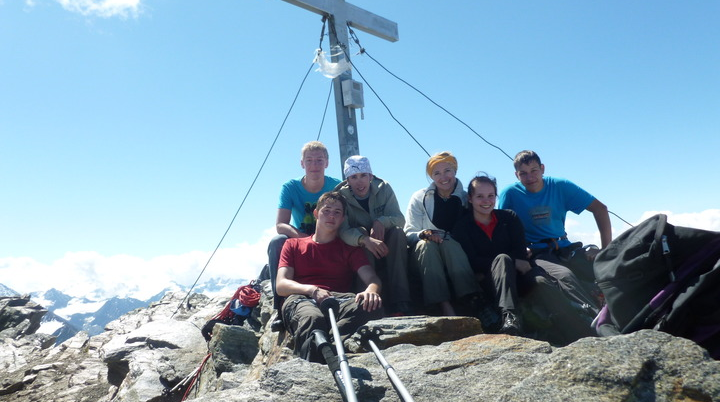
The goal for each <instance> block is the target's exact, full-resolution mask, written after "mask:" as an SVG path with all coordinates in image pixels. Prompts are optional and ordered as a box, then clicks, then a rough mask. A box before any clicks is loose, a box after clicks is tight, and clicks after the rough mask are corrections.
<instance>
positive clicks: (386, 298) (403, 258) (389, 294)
mask: <svg viewBox="0 0 720 402" xmlns="http://www.w3.org/2000/svg"><path fill="white" fill-rule="evenodd" d="M366 234H367V233H366ZM383 242H384V243H385V245H386V246H387V247H388V255H386V256H385V257H383V258H379V259H378V258H375V256H374V255H373V253H371V252H370V251H368V250H367V249H365V248H364V249H363V250H365V255H366V256H367V258H368V261H370V264H371V265H372V267H373V268H375V272H377V274H378V275H380V276H381V278H382V281H383V305H385V306H386V310H387V307H389V306H393V305H397V304H398V303H407V304H409V303H410V286H409V285H408V274H407V271H408V268H407V259H408V245H407V237H406V236H405V232H404V231H403V230H402V229H401V228H399V227H397V226H393V227H390V228H387V229H385V239H384V240H383Z"/></svg>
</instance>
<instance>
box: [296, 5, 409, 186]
mask: <svg viewBox="0 0 720 402" xmlns="http://www.w3.org/2000/svg"><path fill="white" fill-rule="evenodd" d="M283 1H285V2H288V3H290V4H293V5H296V6H298V7H301V8H304V9H306V10H309V11H312V12H314V13H316V14H320V15H323V16H326V17H328V21H329V23H330V24H333V25H334V29H333V28H332V27H331V29H330V30H329V33H330V46H332V47H333V48H335V46H336V45H338V46H340V47H341V48H343V49H345V51H346V52H345V54H335V55H332V59H331V61H332V62H337V61H338V60H341V59H342V58H343V57H348V62H350V60H349V57H350V56H349V55H347V50H348V49H349V46H348V30H347V26H348V25H350V26H351V27H353V28H356V29H359V30H361V31H363V32H366V33H369V34H371V35H374V36H377V37H379V38H382V39H385V40H388V41H390V42H396V41H397V40H398V39H399V37H398V27H397V24H396V23H395V22H393V21H390V20H387V19H385V18H383V17H380V16H379V15H376V14H373V13H371V12H369V11H366V10H363V9H362V8H359V7H356V6H354V5H352V4H350V3H346V2H345V0H283ZM346 81H348V83H347V84H345V85H346V86H348V85H349V88H352V87H353V84H352V73H351V71H350V70H348V71H346V72H344V73H342V74H341V75H340V76H338V77H337V78H335V79H333V92H335V116H336V117H337V128H338V143H339V145H340V171H341V172H342V170H343V164H344V163H345V160H346V159H347V158H348V157H350V156H353V155H358V154H360V145H359V141H358V129H357V119H356V116H355V108H354V107H352V106H351V105H349V106H346V105H345V102H344V101H343V82H346Z"/></svg>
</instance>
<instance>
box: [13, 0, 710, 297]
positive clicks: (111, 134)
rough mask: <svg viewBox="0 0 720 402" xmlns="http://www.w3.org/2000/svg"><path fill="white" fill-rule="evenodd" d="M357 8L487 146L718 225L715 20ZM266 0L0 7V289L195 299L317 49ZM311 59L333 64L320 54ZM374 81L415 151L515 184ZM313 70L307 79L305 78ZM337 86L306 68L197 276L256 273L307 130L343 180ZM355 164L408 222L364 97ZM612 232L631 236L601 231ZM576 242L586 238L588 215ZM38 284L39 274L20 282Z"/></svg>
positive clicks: (379, 53)
mask: <svg viewBox="0 0 720 402" xmlns="http://www.w3.org/2000/svg"><path fill="white" fill-rule="evenodd" d="M353 4H355V5H357V6H359V7H362V8H365V9H368V10H370V11H372V12H374V13H376V14H379V15H381V16H383V17H385V18H388V19H390V20H393V21H395V22H397V23H398V27H399V34H400V40H399V41H398V42H395V43H390V42H387V41H384V40H381V39H378V38H374V37H372V36H370V35H369V34H366V33H363V32H360V31H357V35H358V38H359V39H360V42H361V44H362V45H363V46H364V47H365V49H366V50H367V52H368V53H369V54H370V55H371V56H372V57H373V58H374V59H376V60H377V61H379V62H380V63H382V65H384V66H385V67H386V68H387V69H389V70H390V71H392V72H393V73H395V74H396V75H398V76H400V77H401V78H402V79H404V80H406V81H408V82H409V83H411V84H412V85H414V86H416V87H417V88H418V89H420V90H422V91H423V92H424V93H425V94H427V95H428V96H429V97H430V98H432V99H433V100H434V101H436V102H437V103H439V104H441V105H442V106H443V107H445V108H446V109H448V110H449V111H451V112H452V113H453V114H455V115H456V116H458V117H459V118H460V119H462V120H463V121H464V122H465V123H467V124H468V125H469V126H470V127H472V128H473V129H474V130H475V131H477V132H478V133H480V134H481V135H482V136H483V137H484V138H485V139H487V140H488V141H490V142H491V143H493V144H495V145H497V146H498V147H500V148H502V149H503V150H505V152H507V153H508V154H510V155H515V153H517V152H518V151H520V150H522V149H534V150H535V151H537V152H538V153H539V154H540V156H541V157H542V159H543V162H544V163H545V165H546V174H548V175H554V176H560V177H566V178H568V179H571V180H573V181H575V182H576V183H578V184H580V185H581V186H582V187H584V188H585V189H587V190H588V191H590V192H591V193H592V194H594V195H595V196H596V197H597V198H598V199H600V200H601V201H602V202H604V203H605V204H607V205H608V207H609V208H610V209H611V210H612V211H613V212H615V213H617V214H618V215H620V216H621V217H623V218H624V219H625V220H627V221H630V222H631V223H636V222H639V221H641V220H642V219H644V218H645V217H647V216H648V214H651V213H653V211H665V212H667V213H669V214H670V220H671V222H673V223H676V224H682V225H686V226H694V227H704V228H708V229H713V230H720V209H719V208H720V205H719V204H720V203H719V202H718V200H720V190H719V189H718V188H719V186H717V185H715V181H716V180H715V179H716V177H717V174H716V171H717V170H718V169H717V167H716V162H715V160H716V155H717V153H718V149H720V24H717V21H718V20H719V19H720V3H719V2H714V1H687V2H677V1H655V2H652V3H649V2H627V1H604V2H588V1H552V2H530V1H521V2H490V1H475V2H466V1H459V0H448V1H445V2H422V3H418V2H410V1H399V0H398V1H384V2H379V1H362V0H356V1H355V2H354V3H353ZM321 27H322V23H321V20H320V17H319V16H318V15H316V14H312V13H310V12H308V11H305V10H303V9H300V8H298V7H295V6H293V5H291V4H289V3H286V2H284V1H281V0H245V1H238V0H235V1H224V0H221V1H214V2H189V1H177V0H176V1H169V0H115V1H104V2H103V1H94V0H80V1H78V0H58V1H52V0H47V1H40V0H32V1H31V0H27V1H19V0H17V1H7V0H5V1H2V0H0V52H1V54H2V59H3V63H2V65H1V66H0V180H1V182H2V188H3V193H2V197H0V282H1V283H4V284H6V285H8V286H10V287H13V288H15V289H16V290H18V291H21V292H29V291H34V290H41V289H47V288H49V287H52V286H55V287H58V288H61V290H63V289H64V290H66V291H68V292H69V293H76V294H82V293H83V292H89V291H91V290H92V289H93V287H96V286H100V287H102V288H103V289H104V290H105V291H106V292H107V294H108V295H113V294H136V295H140V294H142V295H145V294H148V293H151V292H152V290H154V289H156V290H160V289H162V288H163V287H164V286H165V285H166V284H167V283H168V282H169V281H170V280H176V281H178V282H180V283H184V284H188V285H189V284H192V282H193V281H194V279H195V277H196V276H197V275H198V274H199V272H200V269H202V267H203V266H204V264H205V262H206V261H207V259H208V256H209V253H210V252H211V251H212V250H213V249H214V248H215V246H216V245H217V244H218V242H219V241H220V238H221V237H222V235H223V233H224V232H225V230H226V229H227V227H228V225H229V223H230V220H231V219H232V218H233V216H234V215H235V212H236V210H237V209H238V207H239V206H240V204H241V202H242V200H243V198H244V197H245V195H246V193H247V192H248V189H249V187H250V185H251V183H252V181H253V179H254V177H255V175H256V174H257V172H258V169H259V168H260V165H261V163H262V162H263V159H264V158H265V156H266V154H267V153H268V151H269V150H270V148H271V145H272V144H273V140H274V138H275V136H276V135H277V134H278V132H279V129H280V126H281V124H282V121H283V119H284V117H285V115H286V114H287V112H288V109H289V107H290V105H291V103H292V100H293V98H294V96H295V93H296V91H297V90H298V88H299V86H300V84H301V82H302V79H303V77H304V76H305V73H306V72H307V71H308V69H309V68H310V67H311V63H312V60H313V57H314V53H315V49H316V48H317V47H318V45H319V43H320V31H321ZM322 46H323V48H324V49H325V50H328V47H329V44H328V41H327V37H326V38H324V40H323V42H322ZM350 52H351V55H352V56H351V57H352V60H353V62H354V63H355V66H356V69H357V70H356V71H355V72H354V73H353V77H354V78H355V79H356V80H362V79H361V78H360V75H359V74H358V71H359V73H361V74H362V76H363V77H365V79H366V80H367V83H368V84H369V85H370V86H372V87H373V88H374V89H375V90H376V91H377V92H378V94H379V96H380V97H381V98H382V100H383V101H384V102H385V103H386V104H387V105H388V107H389V108H390V110H391V111H392V113H393V114H394V115H395V116H396V117H397V118H398V119H399V120H400V122H401V123H402V124H403V125H404V126H405V127H407V129H408V130H409V131H410V132H411V133H412V135H413V136H414V137H415V138H416V139H417V140H418V141H419V142H420V143H421V144H422V145H423V147H424V148H425V149H426V150H427V151H428V152H430V153H435V152H439V151H443V150H450V151H452V152H453V153H455V154H456V156H457V157H458V160H459V165H460V169H459V172H458V177H459V178H460V180H461V181H462V182H463V183H467V181H468V180H469V178H471V177H472V175H473V174H474V173H475V172H477V171H486V172H488V173H490V174H491V175H494V176H496V177H497V178H498V182H499V184H500V186H501V187H502V186H505V185H507V184H510V183H512V182H513V181H514V180H515V178H514V176H513V168H512V164H511V161H510V160H509V159H508V158H507V157H506V156H505V155H503V154H502V153H501V152H500V151H498V150H496V149H495V148H492V147H490V146H489V145H487V144H486V143H485V142H483V141H482V140H481V139H480V138H478V137H477V136H476V135H475V134H474V133H472V132H471V131H469V130H468V129H467V128H465V127H464V126H463V125H462V124H460V123H458V122H457V121H456V120H454V119H453V118H451V117H449V116H447V115H446V114H445V113H444V112H442V111H440V110H439V109H437V108H436V107H434V106H433V105H432V104H430V103H429V102H428V101H427V100H426V99H424V98H422V97H421V96H420V95H418V94H417V93H416V92H414V91H413V90H411V89H409V88H408V87H406V86H405V85H404V84H402V83H400V82H399V81H397V80H395V79H394V78H392V77H391V76H389V75H388V74H387V73H386V72H385V71H383V70H382V68H380V67H379V66H378V65H377V64H376V63H375V62H374V61H372V60H371V59H370V58H368V57H367V56H365V55H356V53H357V52H358V48H357V46H356V45H355V44H354V43H353V44H352V45H351V47H350ZM313 70H314V68H313ZM329 88H330V81H329V80H328V79H327V78H325V77H324V76H322V75H321V74H320V73H318V72H315V71H312V72H311V73H310V75H309V76H308V78H307V80H306V81H305V83H304V86H303V89H302V91H301V93H300V95H299V97H298V101H297V103H296V105H295V108H294V109H293V111H292V113H291V114H290V116H289V118H288V120H287V123H286V124H285V126H284V128H283V130H282V131H281V132H280V136H279V139H278V141H277V143H276V144H275V146H274V148H273V149H272V152H271V153H270V155H269V157H268V161H267V164H266V165H265V167H264V169H263V171H262V172H261V173H260V176H259V179H258V181H257V183H256V184H255V186H254V188H253V189H252V191H251V192H250V193H249V195H248V197H247V200H246V202H245V204H244V205H243V207H242V209H241V210H240V212H239V213H238V215H237V219H236V221H235V223H234V224H233V226H232V228H231V229H230V231H229V232H228V235H227V237H226V238H225V240H224V242H223V244H222V247H221V251H220V253H218V254H217V255H216V257H215V258H214V259H213V261H212V262H211V263H210V265H209V266H208V271H207V272H206V274H205V275H204V276H205V277H206V278H207V277H212V276H225V277H238V278H245V279H247V278H250V277H253V276H254V275H255V274H256V271H257V270H258V269H259V268H260V267H261V266H262V264H263V263H264V257H263V252H264V249H265V247H266V244H267V240H268V239H269V237H270V236H271V234H272V227H273V224H274V220H275V213H276V208H277V197H278V192H279V188H280V185H281V184H282V182H284V181H285V180H287V179H289V178H292V177H297V176H300V175H301V174H302V170H301V168H300V165H299V159H300V155H299V150H300V147H301V146H302V144H304V143H305V142H307V141H310V140H314V139H316V138H317V137H318V134H319V136H320V140H321V141H323V142H325V143H326V144H327V146H328V148H329V149H330V153H331V156H330V158H331V160H330V169H329V171H328V173H329V174H331V175H334V176H336V177H338V176H340V163H341V161H339V157H338V140H337V132H336V126H335V119H334V111H333V109H332V103H331V105H330V109H329V110H328V113H327V117H326V120H325V123H324V126H323V129H322V131H320V125H321V122H322V115H323V111H324V108H325V100H326V98H327V94H328V90H329ZM364 97H365V109H364V120H361V121H360V122H359V125H358V131H359V135H360V137H359V139H360V151H361V153H362V154H364V155H366V156H368V157H369V158H370V161H371V163H372V166H373V170H374V171H375V173H376V174H377V175H378V176H379V177H381V178H384V179H386V180H388V181H389V182H390V183H391V184H392V185H393V187H394V188H395V191H396V193H397V196H398V200H399V202H400V204H401V206H402V207H403V208H404V206H405V205H407V202H408V200H409V198H410V195H411V194H412V192H413V191H415V190H417V189H419V188H421V187H424V186H426V185H427V184H428V181H427V178H426V177H425V174H424V164H425V161H426V160H427V155H426V154H425V152H424V151H423V150H422V149H421V148H420V147H419V146H417V145H416V144H415V142H414V141H413V140H412V139H411V138H410V137H409V136H408V135H407V133H406V132H405V131H404V130H403V128H402V127H400V126H398V125H397V123H395V122H394V121H393V120H392V119H391V118H390V116H389V115H388V112H387V111H386V110H385V108H384V106H382V104H381V103H380V102H379V101H378V99H377V98H376V96H375V95H374V94H373V93H372V92H371V91H370V89H369V88H368V85H367V84H366V85H365V94H364ZM612 223H613V229H614V234H615V235H618V234H619V233H621V232H622V231H624V230H625V229H627V228H628V226H627V225H626V224H624V223H623V222H622V221H620V220H618V219H616V218H614V217H613V218H612ZM568 229H569V231H570V235H571V237H574V238H577V239H581V240H584V241H586V242H597V241H598V240H597V234H596V229H595V227H594V223H593V221H592V218H591V217H590V216H587V214H582V215H580V216H575V215H571V216H569V221H568ZM30 271H32V272H33V273H34V274H32V275H30V274H28V273H29V272H30Z"/></svg>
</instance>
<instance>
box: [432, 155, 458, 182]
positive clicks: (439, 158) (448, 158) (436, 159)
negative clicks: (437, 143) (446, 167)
mask: <svg viewBox="0 0 720 402" xmlns="http://www.w3.org/2000/svg"><path fill="white" fill-rule="evenodd" d="M443 162H446V163H449V164H450V165H452V167H453V169H455V171H456V172H457V170H458V162H457V159H456V158H455V157H454V156H453V154H452V153H451V152H450V151H444V152H440V153H437V154H435V155H433V156H431V157H430V159H429V160H428V162H427V165H425V172H427V175H428V176H430V177H432V171H433V168H434V167H435V165H437V164H438V163H443Z"/></svg>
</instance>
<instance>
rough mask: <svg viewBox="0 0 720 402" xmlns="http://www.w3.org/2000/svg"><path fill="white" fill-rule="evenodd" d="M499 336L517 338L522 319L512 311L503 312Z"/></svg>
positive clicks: (520, 330)
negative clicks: (505, 335)
mask: <svg viewBox="0 0 720 402" xmlns="http://www.w3.org/2000/svg"><path fill="white" fill-rule="evenodd" d="M499 332H500V333H501V334H507V335H512V336H518V335H520V334H521V333H522V319H521V318H520V316H517V315H515V314H514V313H513V312H512V311H503V313H502V327H501V328H500V331H499Z"/></svg>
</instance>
